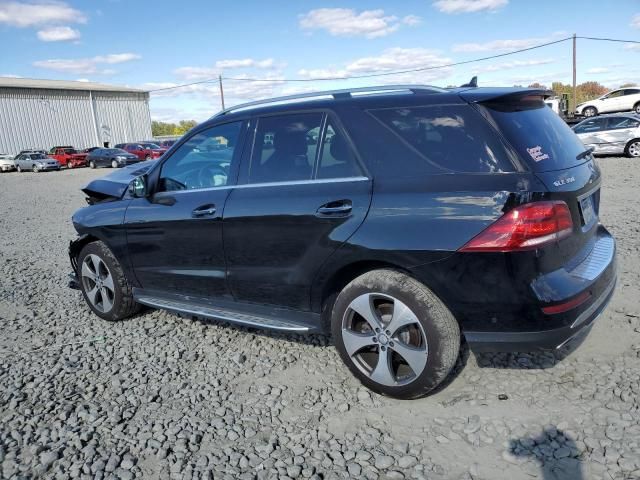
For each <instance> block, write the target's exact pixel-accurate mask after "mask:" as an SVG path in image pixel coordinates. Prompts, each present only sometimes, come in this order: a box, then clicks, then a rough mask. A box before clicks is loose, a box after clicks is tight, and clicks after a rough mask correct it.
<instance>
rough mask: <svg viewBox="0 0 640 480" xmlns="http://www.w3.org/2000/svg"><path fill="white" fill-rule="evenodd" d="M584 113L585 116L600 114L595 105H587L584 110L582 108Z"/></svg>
mask: <svg viewBox="0 0 640 480" xmlns="http://www.w3.org/2000/svg"><path fill="white" fill-rule="evenodd" d="M582 114H583V115H584V116H585V117H595V116H596V115H598V110H596V108H595V107H587V108H585V109H584V110H582Z"/></svg>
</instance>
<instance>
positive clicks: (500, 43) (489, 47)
mask: <svg viewBox="0 0 640 480" xmlns="http://www.w3.org/2000/svg"><path fill="white" fill-rule="evenodd" d="M546 41H548V39H544V38H520V39H517V40H493V41H491V42H485V43H458V44H455V45H454V46H453V47H451V50H453V51H454V52H472V53H476V52H494V51H497V52H500V51H508V50H520V49H522V48H529V47H533V46H534V45H539V44H541V43H545V42H546Z"/></svg>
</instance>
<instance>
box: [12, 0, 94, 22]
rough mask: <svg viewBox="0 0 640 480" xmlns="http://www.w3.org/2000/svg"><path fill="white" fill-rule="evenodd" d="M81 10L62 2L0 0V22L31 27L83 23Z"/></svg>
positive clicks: (83, 17)
mask: <svg viewBox="0 0 640 480" xmlns="http://www.w3.org/2000/svg"><path fill="white" fill-rule="evenodd" d="M86 21H87V18H86V17H85V16H84V14H83V13H82V12H80V11H79V10H76V9H75V8H72V7H70V6H69V5H67V4H66V3H64V2H57V1H39V2H33V3H26V2H1V3H0V23H5V24H7V25H11V26H14V27H22V28H24V27H33V26H37V25H51V24H56V23H85V22H86Z"/></svg>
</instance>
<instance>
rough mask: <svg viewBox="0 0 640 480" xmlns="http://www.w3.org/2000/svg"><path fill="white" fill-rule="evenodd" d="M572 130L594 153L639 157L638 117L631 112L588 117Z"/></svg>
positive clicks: (639, 132)
mask: <svg viewBox="0 0 640 480" xmlns="http://www.w3.org/2000/svg"><path fill="white" fill-rule="evenodd" d="M573 131H574V132H575V134H576V135H578V138H579V139H580V140H582V143H584V145H585V147H588V148H593V153H595V154H601V155H620V154H624V155H628V156H630V157H640V117H637V116H636V115H634V114H632V113H619V114H615V115H602V116H600V117H596V118H588V119H586V120H583V121H582V122H580V123H578V124H577V125H575V126H573Z"/></svg>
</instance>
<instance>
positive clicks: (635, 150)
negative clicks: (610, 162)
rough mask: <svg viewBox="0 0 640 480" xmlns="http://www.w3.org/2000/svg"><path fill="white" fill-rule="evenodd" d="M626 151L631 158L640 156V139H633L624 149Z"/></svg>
mask: <svg viewBox="0 0 640 480" xmlns="http://www.w3.org/2000/svg"><path fill="white" fill-rule="evenodd" d="M624 153H625V155H627V156H628V157H631V158H638V157H640V139H638V138H636V139H634V140H631V141H630V142H629V143H628V144H627V146H626V148H625V149H624Z"/></svg>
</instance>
